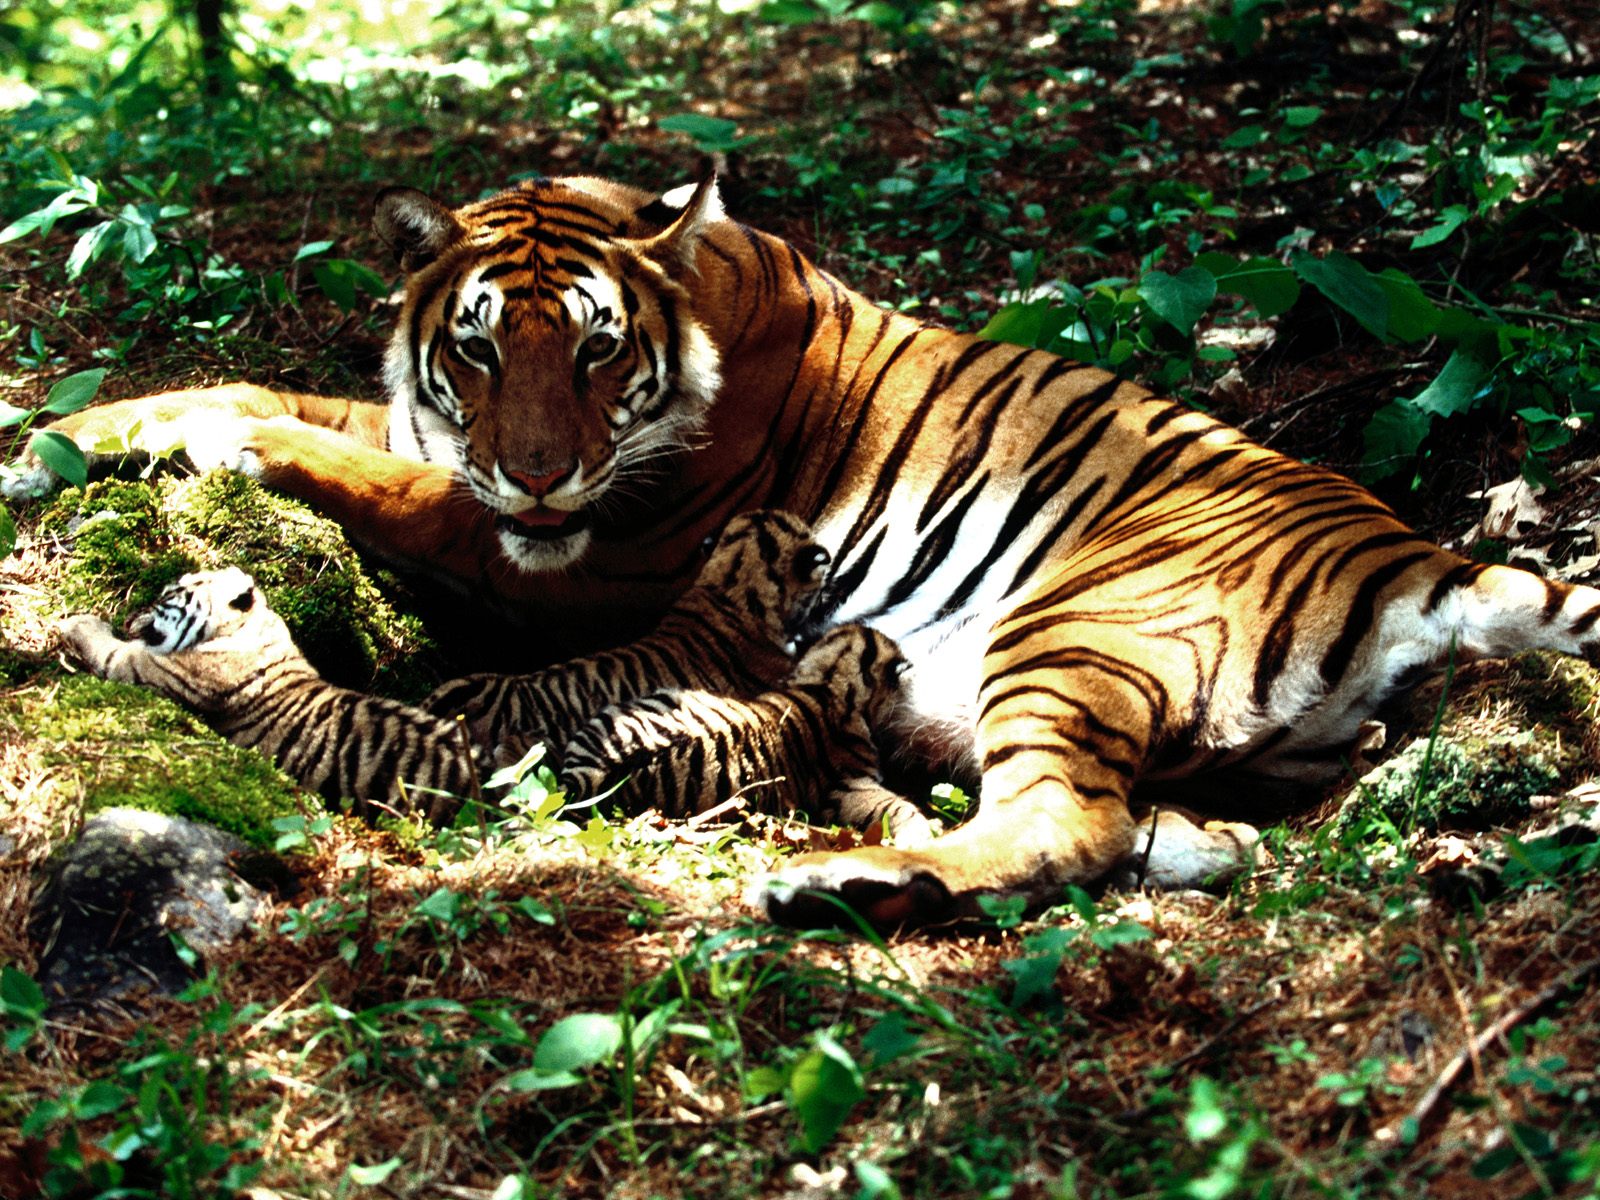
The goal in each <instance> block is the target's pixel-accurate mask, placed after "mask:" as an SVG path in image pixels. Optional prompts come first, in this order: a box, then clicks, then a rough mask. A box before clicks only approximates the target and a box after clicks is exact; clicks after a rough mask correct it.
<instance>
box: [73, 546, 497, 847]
mask: <svg viewBox="0 0 1600 1200" xmlns="http://www.w3.org/2000/svg"><path fill="white" fill-rule="evenodd" d="M56 629H57V632H58V633H59V634H60V636H61V638H62V640H63V641H64V642H65V643H66V645H67V646H68V648H69V649H70V650H71V651H72V653H73V654H74V655H75V656H76V657H77V658H78V659H80V660H81V661H82V662H83V663H84V665H85V666H87V667H88V668H89V670H90V671H92V672H93V673H94V674H96V675H98V676H100V677H101V678H104V679H115V680H118V681H120V682H122V683H137V684H142V685H144V686H145V687H149V688H153V689H155V690H156V691H158V692H160V693H161V694H162V695H164V696H168V697H171V698H172V699H174V700H177V701H178V702H180V703H182V704H184V705H186V706H188V707H189V708H191V709H193V710H195V711H196V712H198V713H199V714H200V715H201V716H202V717H204V718H205V720H206V722H207V723H208V724H210V725H211V727H212V728H214V729H215V730H216V731H217V732H218V733H220V734H222V735H223V736H224V737H226V738H227V739H228V740H229V741H231V742H233V743H235V744H236V745H239V746H247V747H251V748H253V749H256V750H259V751H261V752H262V753H263V754H266V755H268V756H270V757H271V758H273V759H274V760H276V762H277V763H278V765H279V766H280V767H281V768H283V770H284V772H285V773H287V774H289V775H291V776H293V777H294V778H295V779H297V780H299V782H300V783H301V784H302V785H303V786H305V787H306V788H309V789H311V790H313V791H317V792H320V793H322V795H324V796H325V797H327V798H328V799H329V800H338V799H349V800H352V801H354V802H356V804H357V806H358V807H357V811H359V812H361V813H363V815H367V816H372V815H375V812H374V809H373V808H372V807H368V806H369V805H370V806H376V807H377V808H387V809H390V810H392V811H399V812H407V811H412V810H416V811H419V812H422V813H424V814H426V815H427V817H428V818H429V819H430V820H432V821H435V822H443V821H446V820H448V819H449V818H450V817H451V816H453V815H454V813H455V810H456V809H457V808H458V807H459V806H460V803H461V799H462V798H463V797H467V796H471V795H472V794H473V787H474V783H475V781H476V778H477V776H476V770H475V764H474V763H473V761H472V759H471V756H470V755H469V754H468V753H467V752H466V748H465V746H464V744H463V742H462V741H461V735H460V732H459V731H458V730H457V729H456V727H455V725H454V724H453V723H452V722H450V721H445V720H441V719H440V718H438V717H435V716H433V715H431V714H430V713H426V712H424V711H422V710H421V709H418V708H413V707H411V706H409V705H405V704H401V703H399V702H398V701H395V700H388V699H384V698H383V697H380V696H366V695H363V694H362V693H360V692H353V691H350V690H349V689H348V688H341V687H335V686H334V685H332V684H330V683H326V682H324V680H323V679H322V677H321V676H320V675H318V674H317V672H316V669H315V668H314V667H312V665H311V664H310V663H309V662H307V661H306V658H305V656H304V655H303V654H301V653H300V651H299V649H298V648H297V647H296V646H295V644H294V639H293V638H291V637H290V636H289V628H288V626H287V625H285V624H284V623H283V618H281V617H279V616H278V614H277V613H275V612H273V611H272V610H271V609H270V608H269V607H267V603H266V600H265V599H264V598H263V596H262V595H261V591H260V589H259V588H257V587H256V584H255V581H254V580H253V579H252V578H251V577H250V576H249V575H247V574H246V573H245V572H243V571H241V570H239V569H238V568H237V567H228V568H226V569H224V570H220V571H198V572H195V573H192V574H189V575H185V576H183V577H182V578H181V579H179V580H178V581H177V582H176V583H172V584H168V585H167V587H166V588H165V589H164V590H163V591H162V592H161V595H160V596H159V597H158V598H157V600H156V603H155V607H153V608H152V609H150V610H149V611H148V612H145V613H142V614H140V615H139V616H137V617H135V618H134V619H133V620H132V621H131V622H129V625H128V632H129V633H130V634H131V635H132V636H133V638H134V639H135V640H131V641H124V640H123V639H121V638H119V637H117V636H116V635H115V634H114V633H113V632H112V631H111V626H110V625H108V624H107V623H106V622H105V621H104V620H102V619H101V618H99V617H94V616H75V617H68V618H66V619H65V620H63V621H61V622H60V623H59V624H58V625H57V627H56Z"/></svg>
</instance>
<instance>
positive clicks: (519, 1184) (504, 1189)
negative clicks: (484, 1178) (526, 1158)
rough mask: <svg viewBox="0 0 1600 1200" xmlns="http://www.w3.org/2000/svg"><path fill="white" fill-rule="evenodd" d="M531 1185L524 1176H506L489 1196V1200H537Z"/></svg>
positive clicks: (536, 1194)
mask: <svg viewBox="0 0 1600 1200" xmlns="http://www.w3.org/2000/svg"><path fill="white" fill-rule="evenodd" d="M537 1196H538V1193H537V1192H536V1191H534V1187H533V1183H532V1182H531V1181H530V1180H529V1179H528V1177H527V1176H526V1175H507V1176H506V1177H505V1178H504V1179H502V1180H501V1181H500V1184H499V1186H498V1187H496V1188H495V1189H494V1192H493V1193H492V1194H491V1195H490V1196H489V1200H537Z"/></svg>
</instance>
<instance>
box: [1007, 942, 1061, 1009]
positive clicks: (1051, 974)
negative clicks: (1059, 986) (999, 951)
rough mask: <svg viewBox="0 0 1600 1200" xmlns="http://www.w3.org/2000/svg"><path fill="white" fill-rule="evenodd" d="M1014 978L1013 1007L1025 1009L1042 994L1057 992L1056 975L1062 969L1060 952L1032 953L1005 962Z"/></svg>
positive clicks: (1051, 994) (1047, 994) (1008, 971)
mask: <svg viewBox="0 0 1600 1200" xmlns="http://www.w3.org/2000/svg"><path fill="white" fill-rule="evenodd" d="M1003 965H1004V966H1005V969H1006V973H1007V974H1008V975H1010V976H1011V978H1012V980H1013V987H1012V991H1011V1007H1012V1008H1014V1009H1018V1010H1021V1009H1024V1008H1026V1007H1027V1006H1028V1005H1030V1004H1032V1003H1033V1002H1034V1001H1035V1000H1037V999H1039V998H1040V997H1041V996H1054V995H1055V994H1056V976H1057V975H1058V974H1059V973H1060V971H1061V955H1060V954H1031V955H1028V956H1027V957H1025V958H1014V959H1012V960H1011V961H1010V962H1007V963H1005V964H1003Z"/></svg>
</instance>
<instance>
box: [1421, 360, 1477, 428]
mask: <svg viewBox="0 0 1600 1200" xmlns="http://www.w3.org/2000/svg"><path fill="white" fill-rule="evenodd" d="M1488 379H1489V368H1488V367H1486V366H1484V365H1483V364H1482V363H1481V362H1479V361H1478V360H1477V359H1475V358H1473V357H1472V356H1471V355H1470V354H1464V353H1463V352H1461V351H1460V350H1457V351H1455V352H1454V353H1453V354H1451V355H1450V360H1449V361H1448V362H1447V363H1445V364H1444V369H1443V370H1442V371H1440V372H1439V374H1438V375H1437V376H1435V377H1434V380H1433V382H1432V383H1430V384H1429V385H1428V386H1427V387H1425V388H1423V389H1422V391H1421V392H1420V393H1419V394H1418V395H1417V396H1416V397H1415V398H1414V399H1413V400H1412V401H1411V403H1412V404H1413V405H1415V406H1416V407H1417V408H1419V409H1421V410H1422V411H1423V412H1425V413H1431V414H1432V415H1434V416H1436V417H1453V416H1455V415H1456V414H1457V413H1463V412H1466V411H1467V410H1468V409H1469V408H1471V407H1472V406H1473V405H1474V404H1476V403H1477V402H1478V400H1480V399H1481V398H1482V397H1483V395H1484V394H1485V392H1486V391H1487V390H1488V389H1487V387H1486V383H1487V381H1488Z"/></svg>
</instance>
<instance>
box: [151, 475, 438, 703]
mask: <svg viewBox="0 0 1600 1200" xmlns="http://www.w3.org/2000/svg"><path fill="white" fill-rule="evenodd" d="M166 512H167V514H168V515H169V516H170V519H171V522H172V525H173V528H174V529H175V530H177V531H178V532H179V533H181V534H183V535H185V536H186V537H189V538H193V539H195V540H197V541H201V542H203V543H205V544H206V545H207V546H208V547H209V548H210V550H211V552H212V553H213V554H215V555H216V556H217V557H218V558H219V559H220V560H221V561H223V562H228V563H237V564H239V565H241V566H243V567H245V569H246V570H249V571H250V572H251V573H252V574H254V576H255V578H256V582H257V583H259V584H260V585H261V588H262V591H264V592H265V593H266V595H267V600H268V602H269V603H270V604H271V605H272V607H273V608H274V609H275V610H276V611H277V612H278V614H279V615H280V616H282V617H283V619H284V622H285V623H286V624H287V625H288V626H289V630H290V632H291V633H293V634H294V638H295V642H296V643H297V644H298V645H299V646H300V649H301V650H302V651H303V652H304V653H305V655H306V657H307V658H309V659H310V660H311V661H312V663H313V664H315V665H316V667H317V669H318V670H319V671H321V672H322V673H323V674H324V675H325V676H327V677H328V678H329V679H331V680H333V681H334V682H336V683H341V684H344V685H346V686H349V687H358V688H368V687H371V686H372V685H373V683H374V681H375V680H378V679H380V678H384V680H385V683H386V684H387V683H388V682H389V678H390V677H392V678H395V679H398V680H404V678H405V677H406V675H407V674H408V673H409V672H410V671H411V670H413V669H415V668H419V667H422V664H420V663H416V662H415V660H416V658H417V656H419V655H421V656H424V657H425V656H426V655H427V654H428V653H429V652H430V651H431V649H432V647H431V645H430V644H429V642H428V639H427V637H426V635H425V634H424V633H423V631H422V626H421V623H420V622H419V621H418V620H417V619H416V618H415V617H410V616H405V615H402V614H400V613H397V612H396V611H395V609H394V607H393V606H392V605H390V604H389V602H388V601H387V600H386V599H385V597H384V595H383V593H382V592H380V591H379V590H378V588H377V586H376V585H375V584H374V583H373V580H372V577H371V575H370V574H369V573H368V572H367V570H366V569H365V568H364V567H363V565H362V563H361V560H360V559H359V558H358V557H357V555H356V553H355V551H354V550H353V549H351V546H350V543H349V542H348V541H347V540H346V538H345V536H344V533H343V531H342V530H341V529H340V528H339V526H338V525H337V524H335V523H334V522H333V521H330V520H327V519H326V518H324V517H319V516H317V515H316V514H315V513H313V512H312V511H311V510H310V509H308V508H307V507H306V506H305V505H303V504H300V503H298V502H296V501H294V500H290V499H287V498H285V497H282V496H277V495H274V494H273V493H271V492H269V491H267V490H266V489H264V488H262V487H261V486H260V485H259V484H257V483H255V482H254V481H252V480H250V479H247V478H245V477H244V476H242V475H234V474H230V473H228V472H225V471H213V472H212V473H211V474H209V475H205V476H202V477H200V478H198V479H192V480H188V481H185V482H183V483H180V484H178V485H177V486H176V487H175V488H173V490H172V492H171V494H170V496H169V497H168V498H167V502H166ZM386 690H387V689H386ZM401 690H405V689H401Z"/></svg>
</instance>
